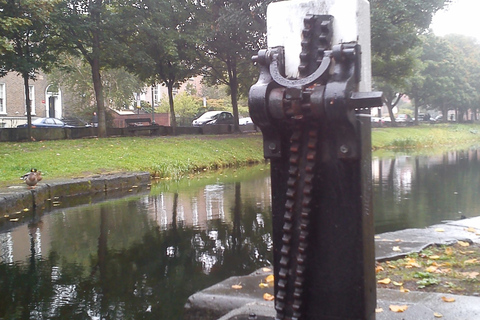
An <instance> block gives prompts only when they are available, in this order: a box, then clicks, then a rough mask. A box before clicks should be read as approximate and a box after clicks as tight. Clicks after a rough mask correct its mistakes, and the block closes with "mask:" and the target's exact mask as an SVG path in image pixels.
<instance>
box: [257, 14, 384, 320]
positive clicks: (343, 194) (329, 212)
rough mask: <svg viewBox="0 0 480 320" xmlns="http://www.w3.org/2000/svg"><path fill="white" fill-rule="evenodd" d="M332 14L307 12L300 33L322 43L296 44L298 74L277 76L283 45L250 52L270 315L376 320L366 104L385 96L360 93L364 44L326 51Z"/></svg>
mask: <svg viewBox="0 0 480 320" xmlns="http://www.w3.org/2000/svg"><path fill="white" fill-rule="evenodd" d="M332 20H333V17H331V16H308V17H307V18H306V19H305V26H306V27H305V28H306V31H304V33H305V34H308V37H309V39H315V37H322V38H321V39H322V41H316V42H315V43H316V44H315V45H311V43H310V44H308V45H306V44H302V45H303V51H302V55H303V58H302V67H301V68H300V74H301V75H302V77H301V78H300V79H286V78H285V77H284V76H283V74H284V70H283V69H284V65H283V48H275V49H273V50H271V51H267V50H262V51H260V52H259V55H258V56H257V57H255V59H254V60H255V61H256V62H257V63H258V64H259V65H260V78H259V80H258V82H257V83H256V84H255V85H254V86H252V88H251V90H250V95H249V108H250V114H251V116H252V119H253V121H254V122H255V124H257V125H258V126H259V127H260V128H261V130H262V133H263V138H264V151H265V157H266V158H267V159H270V162H271V176H272V199H273V203H272V213H273V240H274V274H275V297H276V298H275V308H276V310H277V316H276V319H316V320H317V319H320V320H321V319H361V320H363V319H368V320H371V319H374V318H375V304H376V292H375V272H374V263H375V261H374V240H373V236H374V230H373V214H372V210H371V185H370V181H371V168H370V155H371V150H370V118H369V117H368V116H369V110H368V108H369V107H374V106H379V105H381V104H382V101H381V93H358V92H357V91H358V90H357V87H358V82H359V81H360V53H361V51H360V46H359V45H358V44H356V43H346V44H341V45H336V46H333V47H332V48H330V46H329V45H328V44H326V43H325V41H323V40H324V39H326V37H325V30H329V29H328V26H330V25H331V22H332ZM312 26H323V27H318V28H312ZM329 37H330V38H331V34H330V35H329ZM330 38H329V39H330ZM305 48H308V50H309V51H310V52H309V51H308V50H306V49H305ZM312 51H314V53H315V55H314V54H310V53H311V52H312ZM318 52H321V59H318V56H317V55H316V54H317V53H318ZM312 56H315V60H314V61H313V60H311V59H310V60H309V61H307V60H306V59H307V58H308V57H310V58H311V57H312ZM332 62H334V64H332ZM307 69H308V70H313V71H311V72H312V73H310V74H307V73H306V72H305V70H307Z"/></svg>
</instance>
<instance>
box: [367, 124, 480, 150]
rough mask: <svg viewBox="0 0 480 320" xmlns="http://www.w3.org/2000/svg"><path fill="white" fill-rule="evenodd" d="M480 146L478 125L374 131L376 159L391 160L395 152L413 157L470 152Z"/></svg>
mask: <svg viewBox="0 0 480 320" xmlns="http://www.w3.org/2000/svg"><path fill="white" fill-rule="evenodd" d="M479 143H480V125H478V124H436V125H422V126H417V127H402V128H375V129H373V132H372V146H373V150H374V151H375V154H376V155H379V156H388V155H392V154H394V153H396V152H399V151H400V152H407V153H410V154H415V153H421V154H432V153H441V152H444V151H447V150H452V149H462V148H468V147H470V146H472V145H475V144H479Z"/></svg>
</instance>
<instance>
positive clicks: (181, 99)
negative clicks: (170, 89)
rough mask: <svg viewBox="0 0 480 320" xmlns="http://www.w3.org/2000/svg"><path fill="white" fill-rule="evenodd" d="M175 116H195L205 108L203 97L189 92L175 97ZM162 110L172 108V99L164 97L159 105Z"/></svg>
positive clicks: (166, 110) (165, 110)
mask: <svg viewBox="0 0 480 320" xmlns="http://www.w3.org/2000/svg"><path fill="white" fill-rule="evenodd" d="M174 104H175V116H176V117H180V118H193V117H195V116H196V115H197V114H198V113H199V111H200V112H201V110H202V109H203V101H202V98H199V97H196V96H193V95H190V94H188V93H187V92H182V93H179V94H177V95H176V96H175V98H174ZM158 110H159V111H160V112H168V111H169V110H170V101H168V100H165V99H163V100H162V101H161V102H160V105H159V106H158Z"/></svg>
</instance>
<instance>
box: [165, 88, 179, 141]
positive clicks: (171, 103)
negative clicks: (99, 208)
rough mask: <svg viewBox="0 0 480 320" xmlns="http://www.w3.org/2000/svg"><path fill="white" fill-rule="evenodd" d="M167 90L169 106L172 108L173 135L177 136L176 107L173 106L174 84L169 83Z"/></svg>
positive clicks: (171, 124) (171, 123)
mask: <svg viewBox="0 0 480 320" xmlns="http://www.w3.org/2000/svg"><path fill="white" fill-rule="evenodd" d="M167 88H168V105H169V106H170V126H171V127H172V134H173V135H175V134H176V131H177V119H176V117H175V106H174V105H173V82H168V83H167Z"/></svg>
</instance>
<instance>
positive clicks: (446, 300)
mask: <svg viewBox="0 0 480 320" xmlns="http://www.w3.org/2000/svg"><path fill="white" fill-rule="evenodd" d="M442 300H443V301H444V302H455V298H447V297H442Z"/></svg>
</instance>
